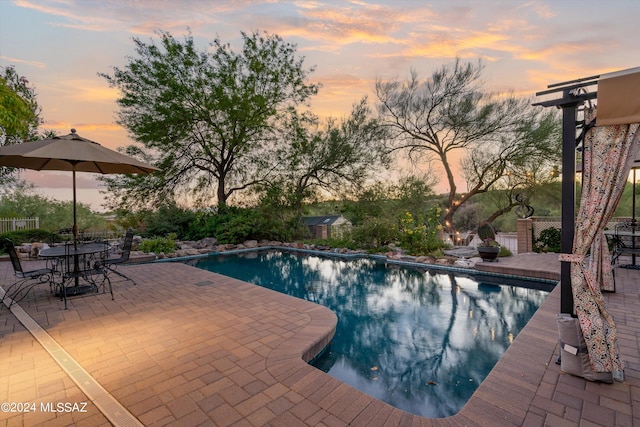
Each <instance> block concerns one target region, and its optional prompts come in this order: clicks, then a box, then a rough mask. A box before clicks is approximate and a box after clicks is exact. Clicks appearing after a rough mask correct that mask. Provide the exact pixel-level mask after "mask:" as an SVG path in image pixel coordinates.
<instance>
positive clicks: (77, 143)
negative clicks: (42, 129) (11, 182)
mask: <svg viewBox="0 0 640 427" xmlns="http://www.w3.org/2000/svg"><path fill="white" fill-rule="evenodd" d="M0 166H7V167H14V168H19V169H33V170H38V171H42V170H56V171H72V172H73V236H74V243H75V242H76V240H77V235H78V222H77V212H76V172H89V173H101V174H149V173H152V172H155V171H157V170H159V169H158V168H156V167H154V166H151V165H148V164H146V163H143V162H141V161H139V160H137V159H134V158H133V157H130V156H126V155H124V154H121V153H118V152H117V151H114V150H111V149H109V148H106V147H103V146H102V145H100V144H98V143H97V142H95V141H91V140H90V139H86V138H82V137H81V136H80V135H78V134H77V133H76V130H75V129H71V133H70V134H69V135H65V136H54V137H53V138H48V139H41V140H38V141H29V142H23V143H21V144H15V145H8V146H4V147H0Z"/></svg>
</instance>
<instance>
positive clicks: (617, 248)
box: [611, 222, 640, 265]
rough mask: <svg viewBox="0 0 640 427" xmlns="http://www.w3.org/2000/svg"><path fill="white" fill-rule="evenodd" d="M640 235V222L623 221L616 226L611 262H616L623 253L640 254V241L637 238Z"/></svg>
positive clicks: (634, 255) (628, 254) (627, 254)
mask: <svg viewBox="0 0 640 427" xmlns="http://www.w3.org/2000/svg"><path fill="white" fill-rule="evenodd" d="M638 237H640V224H639V223H632V222H623V223H620V224H618V225H617V226H616V229H615V235H614V238H613V244H614V245H613V251H612V253H611V256H612V260H611V264H612V265H613V264H615V262H616V261H617V260H618V258H619V257H620V256H621V255H626V256H632V257H633V258H634V261H635V257H636V256H638V255H640V242H639V241H636V238H638Z"/></svg>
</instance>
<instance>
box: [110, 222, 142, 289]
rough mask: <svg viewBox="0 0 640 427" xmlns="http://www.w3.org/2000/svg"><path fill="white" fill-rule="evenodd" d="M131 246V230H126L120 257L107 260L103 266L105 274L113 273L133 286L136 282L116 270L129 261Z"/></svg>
mask: <svg viewBox="0 0 640 427" xmlns="http://www.w3.org/2000/svg"><path fill="white" fill-rule="evenodd" d="M131 246H133V230H132V229H128V230H127V234H126V235H125V236H124V241H123V243H122V248H121V249H120V256H119V257H117V258H108V259H107V260H106V263H105V264H106V267H107V272H113V273H115V274H117V275H118V276H120V277H122V278H124V279H126V280H128V281H130V282H131V283H133V284H134V285H135V284H136V282H135V281H134V280H133V279H132V278H130V277H129V276H127V275H126V274H124V273H122V272H120V271H118V270H117V268H118V265H120V264H124V263H126V262H127V261H129V255H130V254H131Z"/></svg>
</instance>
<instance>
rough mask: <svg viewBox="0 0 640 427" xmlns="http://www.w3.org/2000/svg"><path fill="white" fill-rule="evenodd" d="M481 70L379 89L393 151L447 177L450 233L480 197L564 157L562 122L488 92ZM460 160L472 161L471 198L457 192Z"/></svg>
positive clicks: (414, 76)
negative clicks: (462, 213)
mask: <svg viewBox="0 0 640 427" xmlns="http://www.w3.org/2000/svg"><path fill="white" fill-rule="evenodd" d="M483 68H484V67H483V66H482V64H481V63H477V64H472V63H463V62H461V61H460V60H459V59H456V61H455V62H454V63H453V64H452V65H445V66H443V67H441V68H440V69H438V70H436V71H435V72H434V73H433V74H432V75H431V76H430V77H428V78H426V79H420V78H419V76H418V73H417V72H416V71H412V72H411V76H410V78H409V79H408V80H407V81H397V80H391V81H383V80H379V81H377V82H376V95H377V97H378V101H379V104H378V108H379V113H380V116H381V118H382V119H383V121H384V123H385V124H386V126H387V127H388V129H389V130H390V131H391V132H392V134H393V136H394V137H395V141H396V145H395V147H394V149H395V150H407V151H408V154H409V156H410V158H412V159H413V160H414V161H417V162H420V161H425V162H431V161H434V160H435V161H436V162H437V163H438V164H439V165H440V167H441V168H442V169H443V171H444V174H445V176H446V181H447V184H448V187H449V192H448V195H447V209H445V214H444V222H445V226H446V227H447V228H448V229H449V231H453V230H452V227H453V217H454V215H455V213H456V211H458V209H460V207H461V206H462V205H463V204H464V203H465V202H467V201H468V200H469V199H470V198H471V197H473V196H474V195H475V194H478V193H481V192H486V191H488V190H489V189H492V188H496V186H499V184H500V183H504V182H505V180H504V179H503V178H504V177H505V176H508V175H509V172H513V171H520V170H521V168H523V167H530V166H535V165H541V164H543V163H546V162H548V161H550V160H551V161H553V159H554V156H555V155H556V154H557V153H558V152H557V149H554V143H557V144H559V142H558V138H559V136H558V129H559V127H558V121H557V119H556V118H555V117H554V116H553V115H552V114H543V113H540V112H539V111H537V110H535V109H533V108H532V107H531V103H530V100H528V99H525V98H519V97H516V96H513V95H511V94H506V95H500V94H493V93H488V92H486V91H485V90H483V88H482V81H481V76H482V71H483ZM559 146H560V145H558V147H559ZM454 153H459V156H462V157H464V156H465V155H466V156H468V157H467V158H466V159H465V160H464V161H463V167H462V168H463V170H464V174H465V177H466V178H467V184H468V187H469V188H468V189H466V190H467V191H459V190H458V187H457V184H456V175H457V173H458V172H456V168H455V166H456V165H455V163H454V162H455V161H456V160H455V158H456V155H455V154H454ZM558 158H559V157H555V160H558ZM505 185H507V184H505ZM511 185H512V186H513V184H511ZM514 188H515V187H514ZM503 213H504V212H503Z"/></svg>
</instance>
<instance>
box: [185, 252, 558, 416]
mask: <svg viewBox="0 0 640 427" xmlns="http://www.w3.org/2000/svg"><path fill="white" fill-rule="evenodd" d="M190 263H191V264H192V265H195V266H196V267H199V268H202V269H205V270H209V271H213V272H216V273H220V274H224V275H227V276H231V277H234V278H237V279H240V280H243V281H246V282H250V283H254V284H256V285H260V286H264V287H267V288H269V289H273V290H276V291H279V292H283V293H285V294H289V295H293V296H296V297H299V298H304V299H306V300H309V301H313V302H316V303H318V304H322V305H324V306H326V307H328V308H330V309H331V310H333V311H334V312H335V313H336V315H337V316H338V326H337V329H336V335H335V337H334V339H333V341H332V343H331V345H330V346H329V348H328V349H327V351H325V352H324V354H323V355H321V356H320V357H318V358H317V359H316V360H315V361H314V362H313V365H314V366H316V367H317V368H319V369H322V370H323V371H325V372H327V373H329V374H330V375H332V376H333V377H335V378H337V379H339V380H341V381H343V382H345V383H347V384H349V385H351V386H353V387H355V388H357V389H359V390H361V391H363V392H365V393H368V394H370V395H372V396H374V397H376V398H378V399H380V400H382V401H384V402H387V403H389V404H391V405H393V406H395V407H397V408H400V409H402V410H404V411H407V412H410V413H412V414H417V415H422V416H426V417H446V416H450V415H453V414H455V413H457V412H458V411H459V410H460V409H461V408H462V406H463V405H464V404H465V403H466V402H467V400H468V399H469V397H471V395H472V394H473V392H474V391H475V390H476V388H477V387H478V385H479V384H480V383H481V382H482V381H483V380H484V378H485V377H486V376H487V374H488V373H489V371H490V370H491V369H492V368H493V366H494V365H495V364H496V362H497V361H498V359H499V358H500V357H501V356H502V354H503V353H504V352H505V350H506V349H507V347H508V346H509V344H510V343H511V342H512V341H513V339H514V338H515V336H516V335H517V334H518V332H520V330H521V329H522V328H523V327H524V326H525V325H526V323H527V322H528V321H529V319H530V318H531V316H533V314H534V313H535V311H536V310H537V309H538V307H539V306H540V305H541V304H542V303H543V302H544V300H545V298H546V297H547V295H548V292H545V291H541V290H534V289H528V288H522V287H514V286H496V285H488V284H482V283H478V282H477V281H474V280H473V279H471V278H469V277H463V276H460V275H455V274H454V273H442V272H438V273H436V272H430V271H426V272H425V271H424V270H419V269H415V268H406V267H397V266H396V267H392V266H388V265H385V263H383V262H377V261H374V260H371V259H364V258H363V259H356V260H343V259H339V258H327V257H320V256H316V255H300V254H292V253H287V252H272V251H268V252H267V251H261V252H250V253H245V254H241V255H225V256H213V257H208V258H201V259H198V260H194V261H190Z"/></svg>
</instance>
